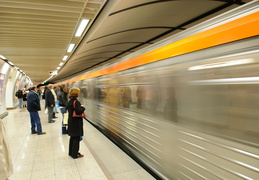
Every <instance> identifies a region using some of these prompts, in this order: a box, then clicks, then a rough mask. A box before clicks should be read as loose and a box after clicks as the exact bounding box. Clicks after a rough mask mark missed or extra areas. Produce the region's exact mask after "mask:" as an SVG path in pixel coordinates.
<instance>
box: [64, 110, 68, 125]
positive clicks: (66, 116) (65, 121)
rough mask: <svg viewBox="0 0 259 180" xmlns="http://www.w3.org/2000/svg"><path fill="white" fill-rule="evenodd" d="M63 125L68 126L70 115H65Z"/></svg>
mask: <svg viewBox="0 0 259 180" xmlns="http://www.w3.org/2000/svg"><path fill="white" fill-rule="evenodd" d="M63 125H68V113H64V117H63Z"/></svg>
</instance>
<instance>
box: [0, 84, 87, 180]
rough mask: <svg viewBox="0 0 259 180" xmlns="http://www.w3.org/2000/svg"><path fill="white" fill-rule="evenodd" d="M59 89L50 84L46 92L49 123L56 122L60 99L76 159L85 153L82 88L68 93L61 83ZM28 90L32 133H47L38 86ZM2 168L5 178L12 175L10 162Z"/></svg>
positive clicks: (28, 108) (71, 154)
mask: <svg viewBox="0 0 259 180" xmlns="http://www.w3.org/2000/svg"><path fill="white" fill-rule="evenodd" d="M59 89H60V90H59V92H57V93H56V92H55V91H54V86H53V85H52V84H49V85H48V88H47V89H46V91H45V92H44V96H45V108H47V109H48V122H49V123H53V122H55V121H54V120H52V118H53V109H54V107H55V104H56V101H58V102H59V106H60V112H61V113H62V116H63V117H64V113H68V129H67V131H68V135H69V136H70V140H69V148H68V155H69V156H71V157H72V158H74V159H77V158H81V157H83V156H84V155H82V154H81V153H80V152H79V147H80V146H79V145H80V139H81V137H82V136H83V118H82V117H80V115H81V114H82V113H83V112H84V111H85V108H84V106H83V105H82V104H81V103H80V102H79V101H78V99H77V98H78V97H79V95H80V89H79V88H71V89H70V90H69V93H67V88H66V85H64V84H60V85H59ZM20 91H21V92H23V91H22V90H19V93H20ZM28 91H29V92H28V93H27V94H26V95H27V103H26V104H27V110H28V111H29V114H30V122H31V134H37V135H44V134H46V132H43V131H42V126H41V120H40V116H39V113H38V111H40V110H41V105H40V97H39V94H38V93H37V88H36V86H31V87H29V88H28ZM17 92H18V91H17ZM15 95H17V97H18V99H20V98H19V97H21V96H20V94H19V95H18V93H16V94H15ZM68 98H69V99H70V100H69V99H68ZM19 102H20V100H19ZM20 107H21V106H20ZM0 130H1V128H0ZM1 132H2V131H1ZM0 143H1V144H2V143H5V141H2V140H1V138H0ZM6 151H7V150H5V149H3V153H2V152H1V151H0V153H1V154H3V155H6ZM1 154H0V155H1ZM5 162H7V161H5ZM8 162H9V161H8ZM0 163H1V162H0ZM1 168H3V170H4V171H5V170H6V171H5V173H3V178H5V179H8V176H9V175H10V172H11V169H12V168H11V165H10V163H4V164H3V166H2V164H1ZM1 168H0V172H1V171H2V169H1ZM8 169H9V170H8ZM7 170H8V171H7Z"/></svg>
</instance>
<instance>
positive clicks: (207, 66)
mask: <svg viewBox="0 0 259 180" xmlns="http://www.w3.org/2000/svg"><path fill="white" fill-rule="evenodd" d="M251 62H253V59H239V60H234V61H225V62H218V63H211V64H204V65H200V66H193V67H190V68H189V69H188V70H189V71H194V70H201V69H210V68H218V67H226V66H235V65H240V64H247V63H251Z"/></svg>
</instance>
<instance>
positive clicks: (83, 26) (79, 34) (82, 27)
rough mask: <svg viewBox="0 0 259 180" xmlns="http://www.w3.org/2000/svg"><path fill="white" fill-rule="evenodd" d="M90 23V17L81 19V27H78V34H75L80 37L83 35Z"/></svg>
mask: <svg viewBox="0 0 259 180" xmlns="http://www.w3.org/2000/svg"><path fill="white" fill-rule="evenodd" d="M88 23H89V20H88V19H83V20H82V21H81V23H80V25H79V27H78V28H77V31H76V34H75V36H76V37H80V36H81V35H82V33H83V32H84V30H85V28H86V26H87V24H88Z"/></svg>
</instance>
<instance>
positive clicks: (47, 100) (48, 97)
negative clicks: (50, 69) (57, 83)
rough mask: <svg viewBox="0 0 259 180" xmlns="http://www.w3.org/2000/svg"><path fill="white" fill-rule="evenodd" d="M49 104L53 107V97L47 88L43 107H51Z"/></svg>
mask: <svg viewBox="0 0 259 180" xmlns="http://www.w3.org/2000/svg"><path fill="white" fill-rule="evenodd" d="M51 105H53V107H54V106H55V99H54V95H53V94H52V92H51V90H50V89H47V90H46V92H45V107H47V106H49V107H51Z"/></svg>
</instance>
